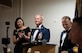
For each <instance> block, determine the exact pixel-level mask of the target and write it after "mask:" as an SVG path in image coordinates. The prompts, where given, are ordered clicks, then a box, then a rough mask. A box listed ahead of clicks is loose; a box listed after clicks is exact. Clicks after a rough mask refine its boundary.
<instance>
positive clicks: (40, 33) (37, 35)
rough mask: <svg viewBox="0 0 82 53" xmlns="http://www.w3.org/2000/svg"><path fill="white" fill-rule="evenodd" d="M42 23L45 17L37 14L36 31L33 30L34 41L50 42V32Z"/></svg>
mask: <svg viewBox="0 0 82 53" xmlns="http://www.w3.org/2000/svg"><path fill="white" fill-rule="evenodd" d="M42 22H43V16H42V15H40V14H37V15H36V16H35V24H36V29H32V34H31V35H32V41H38V40H39V39H40V40H41V41H46V42H49V40H50V30H49V29H47V28H45V27H44V26H43V24H42Z"/></svg>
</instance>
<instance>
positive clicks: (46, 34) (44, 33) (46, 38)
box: [31, 25, 50, 42]
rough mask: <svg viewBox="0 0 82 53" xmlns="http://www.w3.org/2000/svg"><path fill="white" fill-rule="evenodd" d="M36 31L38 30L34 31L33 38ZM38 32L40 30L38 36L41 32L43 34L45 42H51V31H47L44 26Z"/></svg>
mask: <svg viewBox="0 0 82 53" xmlns="http://www.w3.org/2000/svg"><path fill="white" fill-rule="evenodd" d="M35 30H36V29H32V33H31V35H32V36H33V34H34V32H35ZM38 30H39V32H38V34H39V33H40V32H41V33H42V40H44V39H45V40H47V42H49V40H50V30H49V29H47V28H45V27H44V26H43V25H42V26H41V28H40V29H38ZM38 34H37V35H36V38H35V40H38Z"/></svg>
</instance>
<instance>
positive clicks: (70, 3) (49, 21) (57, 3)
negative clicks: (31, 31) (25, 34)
mask: <svg viewBox="0 0 82 53" xmlns="http://www.w3.org/2000/svg"><path fill="white" fill-rule="evenodd" d="M74 11H75V0H23V1H22V17H23V19H24V21H25V24H26V26H30V27H31V28H34V27H35V23H34V16H35V15H36V14H37V13H41V14H42V15H43V16H44V22H43V24H44V25H45V26H46V27H47V28H49V29H50V31H51V39H50V42H53V43H55V44H57V46H58V43H59V38H60V33H61V31H62V30H63V28H62V25H61V18H62V17H63V16H69V17H71V18H73V17H74Z"/></svg>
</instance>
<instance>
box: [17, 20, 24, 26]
mask: <svg viewBox="0 0 82 53" xmlns="http://www.w3.org/2000/svg"><path fill="white" fill-rule="evenodd" d="M17 26H18V28H21V27H22V26H23V21H22V20H21V19H19V20H18V21H17Z"/></svg>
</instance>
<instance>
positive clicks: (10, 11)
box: [0, 0, 20, 53]
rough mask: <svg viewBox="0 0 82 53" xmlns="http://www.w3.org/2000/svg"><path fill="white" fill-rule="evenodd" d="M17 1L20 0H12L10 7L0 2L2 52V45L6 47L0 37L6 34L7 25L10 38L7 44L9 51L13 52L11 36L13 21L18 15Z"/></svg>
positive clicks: (0, 46) (1, 48)
mask: <svg viewBox="0 0 82 53" xmlns="http://www.w3.org/2000/svg"><path fill="white" fill-rule="evenodd" d="M19 1H20V0H13V2H12V4H13V5H12V7H8V6H5V5H1V4H0V53H4V52H3V47H6V46H5V45H4V44H2V38H5V37H6V35H7V34H6V30H7V27H9V29H8V37H9V38H10V44H9V45H8V47H9V48H11V51H12V53H13V49H14V44H13V40H12V37H13V30H14V21H15V19H16V17H19V16H20V15H19V14H20V13H19V5H20V3H19ZM6 21H9V22H10V25H9V26H7V25H6V24H5V22H6Z"/></svg>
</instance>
